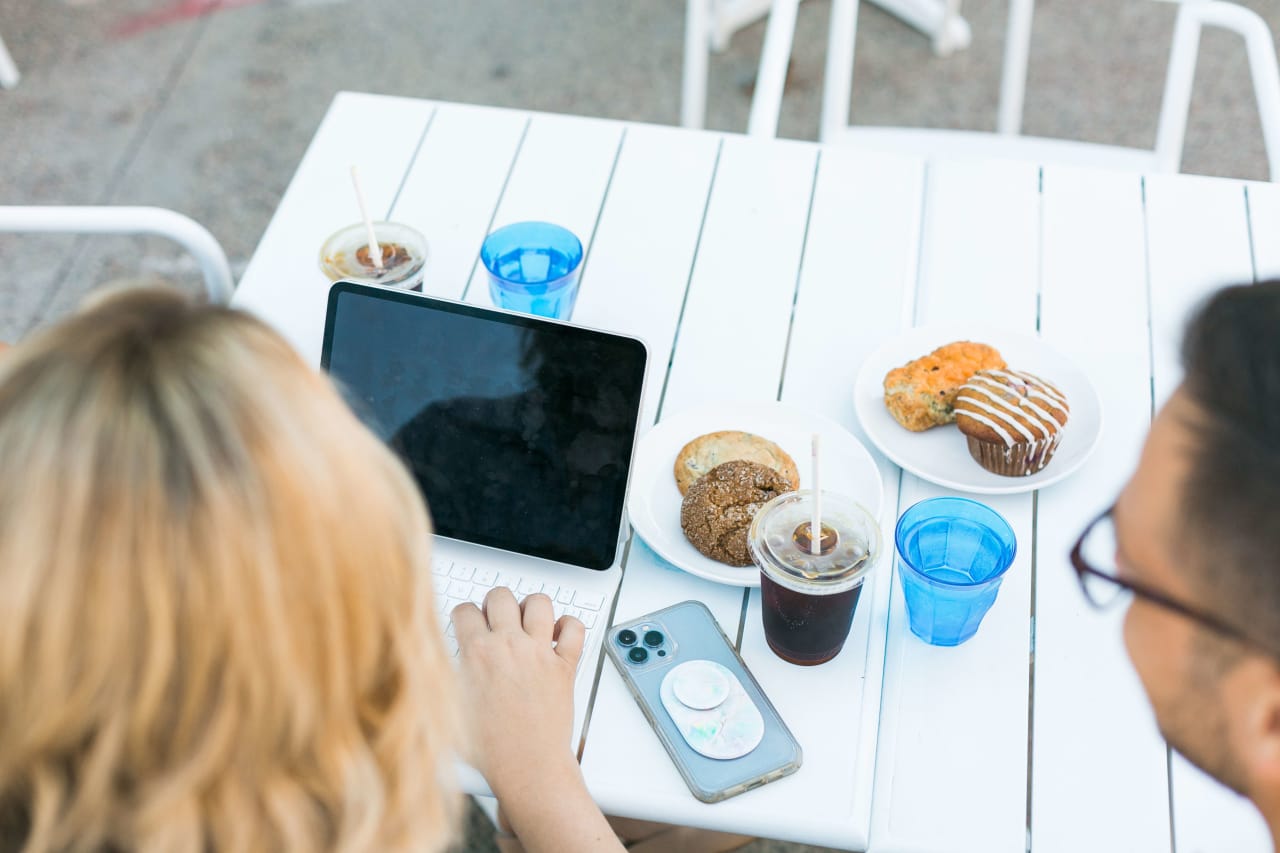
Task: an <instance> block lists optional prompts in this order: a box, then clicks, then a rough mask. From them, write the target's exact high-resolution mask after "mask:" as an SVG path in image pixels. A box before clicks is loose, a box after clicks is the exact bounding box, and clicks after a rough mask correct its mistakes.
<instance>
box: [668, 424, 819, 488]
mask: <svg viewBox="0 0 1280 853" xmlns="http://www.w3.org/2000/svg"><path fill="white" fill-rule="evenodd" d="M734 459H742V460H745V461H747V462H756V463H758V464H760V465H764V466H766V467H769V468H772V469H773V470H775V471H777V472H778V473H779V474H781V475H782V476H784V477H786V478H787V480H788V482H790V483H791V488H790V489H788V491H793V490H795V489H798V488H800V471H799V470H797V469H796V463H795V460H793V459H792V458H791V457H790V456H788V455H787V451H785V450H783V449H782V448H781V447H779V446H778V445H776V444H774V443H773V442H772V441H770V440H769V439H767V438H761V437H760V436H758V435H752V434H751V433H749V432H740V431H738V430H724V431H722V432H709V433H707V434H706V435H700V436H698V437H697V438H695V439H694V440H693V441H691V442H689V443H688V444H686V445H685V446H684V448H683V449H681V451H680V453H679V454H677V455H676V466H675V473H676V485H677V486H679V487H680V494H682V495H683V494H687V493H688V491H689V487H690V486H692V485H693V484H694V482H695V481H696V480H697V479H698V478H699V477H702V476H703V475H705V474H706V473H707V472H708V471H710V470H711V469H712V468H714V467H716V466H717V465H721V464H723V463H725V462H731V461H733V460H734Z"/></svg>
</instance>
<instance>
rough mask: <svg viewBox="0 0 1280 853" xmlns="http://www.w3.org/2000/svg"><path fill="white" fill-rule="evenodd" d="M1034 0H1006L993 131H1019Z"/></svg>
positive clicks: (1024, 95) (1013, 134) (1004, 132)
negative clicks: (998, 97)
mask: <svg viewBox="0 0 1280 853" xmlns="http://www.w3.org/2000/svg"><path fill="white" fill-rule="evenodd" d="M1034 13H1035V0H1009V26H1008V28H1007V31H1006V33H1005V37H1004V69H1003V70H1002V71H1001V76H1000V113H999V115H998V116H997V118H996V132H997V133H1002V134H1005V135H1006V136H1017V135H1018V134H1019V133H1021V132H1022V108H1023V104H1024V102H1025V100H1026V95H1027V58H1028V56H1029V55H1030V52H1031V18H1032V16H1033V14H1034Z"/></svg>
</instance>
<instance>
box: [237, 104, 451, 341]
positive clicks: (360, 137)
mask: <svg viewBox="0 0 1280 853" xmlns="http://www.w3.org/2000/svg"><path fill="white" fill-rule="evenodd" d="M434 109H435V106H434V105H433V104H431V103H430V102H427V101H419V100H413V99H410V98H393V97H386V96H381V95H362V94H355V93H350V92H343V93H340V94H339V95H338V96H337V97H336V98H334V101H333V105H332V106H330V108H329V111H328V112H327V113H326V114H325V117H324V121H323V122H321V124H320V129H319V130H318V131H317V132H316V136H315V139H314V141H313V142H312V143H311V147H310V148H308V149H307V153H306V155H304V156H303V158H302V163H301V164H300V165H299V166H298V171H297V172H296V173H295V174H294V176H293V180H292V181H291V182H290V184H289V189H288V190H287V191H286V192H285V194H284V198H283V199H281V201H280V207H279V208H278V209H277V210H276V213H275V216H273V217H272V218H271V223H270V224H269V225H268V226H267V230H266V233H265V234H264V235H263V237H262V242H261V243H259V244H258V249H257V251H256V252H254V254H253V258H252V260H251V261H250V263H249V266H248V268H247V269H246V270H245V273H244V276H243V277H242V278H241V279H240V285H239V287H238V288H237V289H236V293H235V298H234V302H235V304H236V305H237V306H239V307H241V308H245V309H247V310H249V311H252V312H254V313H255V314H257V315H258V316H259V317H262V318H264V319H266V320H267V321H268V322H270V323H271V324H272V325H273V326H274V327H275V328H276V329H277V330H279V331H280V332H281V333H282V334H283V335H284V336H285V338H287V339H288V340H289V341H290V343H292V344H293V345H294V346H295V347H297V348H298V350H299V351H300V352H301V353H302V354H303V356H304V357H305V358H306V359H307V361H308V362H310V363H311V364H319V363H320V339H321V336H322V335H323V333H324V312H325V304H326V300H327V297H328V290H329V288H328V282H327V281H326V280H325V277H324V274H323V273H321V272H320V265H319V263H320V262H319V259H320V246H321V244H322V243H324V241H325V239H326V238H327V237H328V236H329V235H330V234H332V233H333V232H334V231H337V230H338V229H339V228H342V227H343V226H346V225H350V224H351V223H353V222H358V221H359V220H360V211H359V208H357V207H356V200H355V194H354V191H353V190H352V188H351V175H350V169H351V166H352V165H355V166H358V167H359V168H360V180H361V183H362V184H363V186H364V192H365V197H366V199H367V200H368V203H369V207H370V209H371V211H375V212H376V213H377V215H379V216H381V215H382V214H384V213H386V211H387V210H388V209H389V208H390V207H391V201H392V199H393V198H395V195H396V191H397V190H398V189H399V187H400V183H401V180H402V179H403V178H404V175H405V172H406V170H407V169H408V168H409V162H410V161H411V160H412V158H413V152H414V151H415V150H416V149H417V147H418V142H419V140H421V139H422V133H423V130H424V129H425V128H426V126H427V122H428V121H429V120H430V118H431V114H432V112H433V110H434Z"/></svg>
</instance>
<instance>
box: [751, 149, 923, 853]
mask: <svg viewBox="0 0 1280 853" xmlns="http://www.w3.org/2000/svg"><path fill="white" fill-rule="evenodd" d="M923 178H924V164H923V162H922V161H920V160H916V159H914V158H906V157H895V156H891V155H885V154H879V153H870V152H867V153H864V152H858V151H854V150H852V149H826V150H824V151H823V152H822V157H821V160H820V161H819V165H818V178H817V184H816V188H815V193H814V199H813V210H812V214H811V216H810V221H809V232H808V239H807V241H806V246H805V255H804V266H803V268H802V273H801V279H800V286H799V295H798V299H797V302H796V310H795V320H794V325H793V328H792V333H791V346H790V351H789V353H788V356H787V370H786V376H785V377H784V380H783V394H782V399H783V401H784V402H786V403H788V404H791V405H794V406H796V407H797V408H801V409H805V410H808V411H813V412H817V413H820V414H823V415H826V416H827V417H830V418H832V419H833V420H835V421H837V422H839V423H840V424H841V425H842V426H844V427H846V428H847V429H848V430H849V431H850V432H852V433H853V434H854V435H856V436H857V437H858V438H859V439H860V440H861V441H863V442H864V443H865V444H867V446H868V447H871V444H870V443H869V442H868V441H867V439H866V437H865V435H864V434H863V432H862V429H861V427H860V426H859V425H858V420H857V416H856V415H855V413H854V410H853V394H852V389H853V386H854V382H855V380H856V378H857V373H858V368H859V367H860V366H861V364H862V362H863V360H864V359H865V358H866V357H867V356H868V355H870V354H871V353H872V352H873V351H874V350H875V349H876V348H877V347H878V346H880V345H881V344H882V343H884V341H885V340H887V339H889V338H891V337H893V336H894V335H895V334H896V333H897V330H898V329H899V328H900V327H901V324H902V319H903V316H904V310H905V307H906V304H907V303H908V299H907V295H908V294H910V293H911V292H912V291H913V289H914V286H915V279H916V258H917V256H916V247H917V239H918V235H919V232H920V204H921V185H922V182H923ZM851 258H857V259H858V263H857V267H856V268H854V267H853V266H851V264H850V259H851ZM875 456H876V458H877V460H878V461H879V462H880V473H881V476H882V478H883V479H884V487H885V503H884V504H883V505H882V511H881V514H880V517H881V522H882V524H881V527H882V535H883V536H884V542H885V543H886V545H887V547H886V549H885V552H882V556H881V559H880V562H879V563H878V565H877V566H876V568H875V569H874V570H873V571H872V574H871V575H870V576H869V578H868V580H867V581H866V582H865V583H864V586H863V590H862V594H861V597H860V600H859V602H858V608H857V611H856V612H855V618H854V623H853V627H852V629H851V630H850V632H849V639H848V641H847V642H846V643H845V647H844V649H843V650H842V651H841V653H840V654H839V656H837V657H836V658H835V659H834V660H832V661H831V662H829V663H826V664H823V665H822V666H819V667H800V666H793V665H791V664H788V663H785V662H784V661H782V660H780V659H779V658H778V657H777V656H776V655H775V654H774V653H773V652H772V650H770V649H769V646H768V643H767V642H766V640H765V638H764V630H763V627H762V623H761V612H760V608H761V603H760V594H759V591H758V590H753V591H752V593H751V601H750V604H749V607H748V611H747V621H746V625H745V630H744V632H743V640H742V654H743V657H744V658H745V659H746V661H747V664H748V665H749V666H750V667H751V670H752V671H753V672H754V673H755V675H756V677H757V678H758V679H759V680H760V682H761V684H762V685H763V686H764V689H765V691H766V692H767V693H768V694H769V697H770V698H771V699H772V700H773V703H774V705H776V706H777V708H778V711H779V713H781V714H782V716H783V719H785V720H787V722H788V724H789V725H790V726H791V727H792V730H793V731H794V732H795V733H796V736H797V738H799V740H800V743H801V747H802V748H803V749H804V769H803V773H802V774H799V775H797V776H795V777H792V778H791V779H788V780H784V781H782V782H778V783H775V784H774V785H772V786H770V789H771V790H769V791H768V795H769V800H768V802H769V808H770V809H772V810H774V811H775V812H777V813H780V814H792V815H801V814H803V815H804V816H805V817H804V821H803V826H804V829H805V832H806V835H808V836H809V838H808V840H809V841H811V842H813V843H819V844H824V845H830V846H833V847H839V848H842V849H857V850H863V849H866V847H867V844H868V835H869V831H870V824H871V797H872V786H873V779H874V770H875V749H876V734H877V732H878V730H879V717H880V693H881V686H882V684H883V678H884V645H885V634H886V631H887V628H888V609H889V596H890V591H891V590H892V580H893V578H892V574H891V572H892V564H893V558H892V548H893V546H892V541H893V524H894V512H893V509H894V507H895V506H896V503H897V495H898V476H899V472H900V469H899V468H898V467H897V466H896V465H892V464H890V463H889V462H887V461H886V460H884V458H883V457H881V456H880V455H879V454H875ZM797 461H798V462H800V464H801V465H802V466H803V465H804V464H805V460H797ZM853 497H855V498H859V497H860V496H858V495H854V496H853ZM833 709H840V712H839V714H838V716H833ZM798 823H799V822H797V828H798Z"/></svg>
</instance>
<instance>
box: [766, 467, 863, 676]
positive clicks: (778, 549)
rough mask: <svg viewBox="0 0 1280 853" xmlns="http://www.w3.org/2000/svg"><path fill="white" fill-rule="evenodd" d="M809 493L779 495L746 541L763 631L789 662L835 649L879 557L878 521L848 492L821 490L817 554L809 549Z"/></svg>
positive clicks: (819, 658)
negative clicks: (753, 565) (755, 575)
mask: <svg viewBox="0 0 1280 853" xmlns="http://www.w3.org/2000/svg"><path fill="white" fill-rule="evenodd" d="M812 514H813V492H812V491H803V492H791V493H789V494H785V495H780V496H778V497H776V498H774V499H773V500H771V501H769V502H768V503H767V504H765V505H764V506H762V507H761V508H760V510H759V511H758V512H757V513H756V515H755V518H753V519H752V521H751V529H750V530H749V531H748V534H747V547H748V549H749V550H750V551H751V557H752V559H753V560H755V563H756V565H757V566H759V567H760V603H761V611H762V614H763V617H762V618H763V621H764V636H765V639H766V640H768V642H769V648H771V649H773V652H774V654H776V655H777V656H778V657H780V658H782V659H783V660H785V661H787V662H788V663H794V664H799V665H800V666H813V665H815V664H820V663H825V662H827V661H829V660H831V659H832V658H833V657H835V656H836V655H837V654H839V653H840V649H842V648H843V647H844V642H845V640H846V639H848V637H849V628H850V626H852V625H853V614H854V610H855V608H856V607H857V606H858V598H859V596H860V595H861V594H862V583H863V581H865V580H866V577H867V573H868V572H870V571H871V568H872V567H873V566H874V565H875V563H876V560H877V559H878V558H879V556H880V525H879V524H878V523H877V522H876V520H875V519H874V518H872V517H871V513H869V512H867V510H866V509H864V508H863V506H862V505H861V504H859V503H858V502H857V501H855V500H853V499H852V498H849V497H846V496H844V495H838V494H834V493H832V492H828V491H825V490H824V491H823V492H822V542H821V548H820V553H819V554H817V555H814V554H813V553H812V552H811V550H810V547H809V542H810V538H811V537H810V535H809V531H810V530H811V529H812V521H811V516H812Z"/></svg>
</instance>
